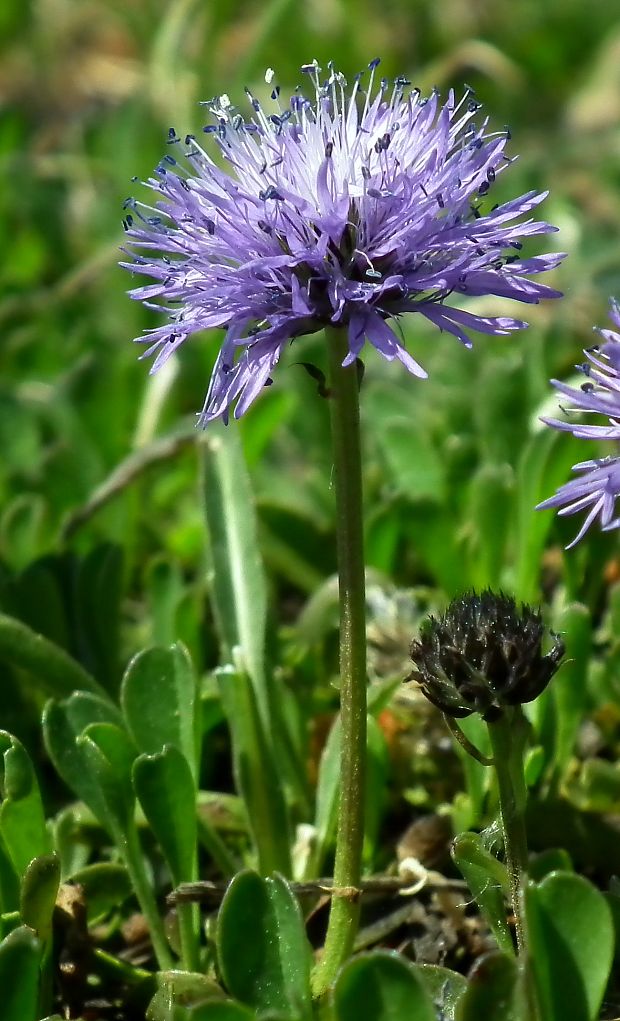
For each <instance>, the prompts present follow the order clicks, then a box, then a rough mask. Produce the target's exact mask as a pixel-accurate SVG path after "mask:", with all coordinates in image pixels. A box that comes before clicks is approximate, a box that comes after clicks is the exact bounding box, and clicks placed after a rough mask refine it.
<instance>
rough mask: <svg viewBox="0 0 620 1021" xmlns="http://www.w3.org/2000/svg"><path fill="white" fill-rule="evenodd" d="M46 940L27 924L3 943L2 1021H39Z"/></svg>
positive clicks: (0, 950)
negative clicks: (39, 936)
mask: <svg viewBox="0 0 620 1021" xmlns="http://www.w3.org/2000/svg"><path fill="white" fill-rule="evenodd" d="M42 956H43V944H42V943H41V941H40V940H39V939H38V938H37V937H36V935H35V933H34V932H33V931H32V929H30V928H28V926H27V925H21V926H19V928H17V929H13V932H10V933H9V935H8V936H6V937H5V938H4V939H3V940H2V943H0V989H1V990H2V1021H37V1018H38V1017H39V1012H38V1010H37V1006H38V999H39V970H40V967H41V960H42Z"/></svg>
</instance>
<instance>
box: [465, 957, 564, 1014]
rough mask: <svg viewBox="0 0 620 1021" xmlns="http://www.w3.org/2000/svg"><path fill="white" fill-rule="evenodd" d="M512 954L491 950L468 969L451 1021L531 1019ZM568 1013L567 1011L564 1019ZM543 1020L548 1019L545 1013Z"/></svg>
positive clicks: (522, 982)
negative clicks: (453, 1019)
mask: <svg viewBox="0 0 620 1021" xmlns="http://www.w3.org/2000/svg"><path fill="white" fill-rule="evenodd" d="M519 968H520V966H519V964H518V963H517V962H516V961H515V959H514V957H508V955H507V954H502V953H499V952H493V953H490V954H485V955H484V957H480V958H479V959H478V960H477V961H476V964H475V965H474V968H473V969H472V971H471V972H470V975H469V981H468V983H467V989H466V990H465V992H464V994H463V995H462V997H461V998H460V1000H459V1002H458V1004H457V1007H456V1010H455V1014H454V1016H455V1021H534V1018H533V1016H532V1014H531V1012H529V1011H528V1009H527V1006H526V1003H527V1000H526V994H525V989H524V979H523V976H522V973H521V972H520V970H519ZM569 1017H570V1019H571V1021H576V1019H573V1015H572V1014H567V1015H566V1017H565V1019H564V1021H568V1018H569ZM544 1021H550V1018H547V1017H546V1016H545V1019H544Z"/></svg>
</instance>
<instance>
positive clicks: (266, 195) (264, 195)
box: [258, 184, 283, 202]
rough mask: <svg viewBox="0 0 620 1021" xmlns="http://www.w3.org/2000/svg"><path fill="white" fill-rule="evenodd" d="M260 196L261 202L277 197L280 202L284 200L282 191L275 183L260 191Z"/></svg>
mask: <svg viewBox="0 0 620 1021" xmlns="http://www.w3.org/2000/svg"><path fill="white" fill-rule="evenodd" d="M258 197H259V199H260V200H261V202H267V200H268V199H275V200H277V201H279V202H282V201H283V198H282V196H281V195H280V192H279V191H278V189H277V188H276V187H275V185H273V184H270V185H269V187H268V188H265V190H264V191H259V193H258Z"/></svg>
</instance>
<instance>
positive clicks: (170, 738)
mask: <svg viewBox="0 0 620 1021" xmlns="http://www.w3.org/2000/svg"><path fill="white" fill-rule="evenodd" d="M121 705H122V707H123V713H124V716H125V720H126V721H127V726H128V728H129V732H130V734H131V736H132V737H133V739H134V741H135V743H136V745H137V747H138V749H139V750H140V751H141V752H145V753H146V754H147V755H151V754H155V753H157V752H160V751H161V750H162V748H163V747H164V745H172V746H174V747H175V748H177V749H178V750H179V751H180V752H182V753H183V755H184V757H185V758H186V760H187V762H188V763H189V765H190V768H191V771H192V775H193V777H194V778H196V776H197V772H198V753H199V748H198V716H199V713H198V687H197V682H196V675H195V672H194V668H193V666H192V662H191V660H190V658H189V653H188V652H187V650H186V649H185V648H184V647H183V646H182V645H172V646H171V647H170V648H169V649H163V648H158V647H155V648H152V649H146V650H145V651H144V652H139V653H138V655H137V656H134V658H133V659H132V660H131V662H130V664H129V666H128V667H127V670H126V672H125V676H124V677H123V683H122V686H121Z"/></svg>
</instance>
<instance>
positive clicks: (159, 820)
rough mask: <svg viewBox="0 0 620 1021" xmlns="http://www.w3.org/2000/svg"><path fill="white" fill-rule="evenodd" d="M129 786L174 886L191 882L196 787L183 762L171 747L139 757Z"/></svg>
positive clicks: (194, 866)
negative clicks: (133, 791) (135, 796)
mask: <svg viewBox="0 0 620 1021" xmlns="http://www.w3.org/2000/svg"><path fill="white" fill-rule="evenodd" d="M133 784H134V789H135V792H136V795H137V797H138V801H139V802H140V804H141V806H142V810H143V812H144V814H145V816H146V819H147V822H148V824H149V826H150V827H151V829H152V830H153V833H154V834H155V836H156V838H157V841H158V842H159V846H160V847H161V849H162V851H163V855H164V858H165V859H166V862H167V864H168V868H169V869H170V872H171V875H172V879H173V882H174V884H175V885H176V886H178V885H179V883H187V882H192V880H194V879H196V878H197V875H196V869H197V859H196V839H197V823H196V788H195V786H194V780H193V777H192V774H191V770H190V767H189V765H188V763H187V759H186V758H185V756H184V755H183V754H182V753H181V752H180V751H179V749H178V748H176V747H175V746H173V745H166V746H165V748H164V750H163V751H162V752H157V753H156V754H155V755H140V756H139V758H137V759H136V761H135V762H134V765H133Z"/></svg>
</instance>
